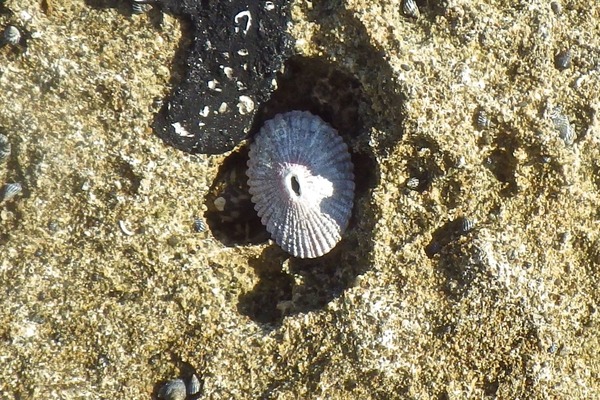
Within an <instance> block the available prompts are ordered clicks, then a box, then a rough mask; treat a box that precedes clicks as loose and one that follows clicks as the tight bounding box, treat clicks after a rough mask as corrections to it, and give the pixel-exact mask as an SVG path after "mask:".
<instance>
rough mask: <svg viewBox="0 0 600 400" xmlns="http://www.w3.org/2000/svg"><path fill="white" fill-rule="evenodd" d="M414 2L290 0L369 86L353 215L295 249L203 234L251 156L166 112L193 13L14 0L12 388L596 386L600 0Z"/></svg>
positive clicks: (3, 245) (8, 369) (10, 19)
mask: <svg viewBox="0 0 600 400" xmlns="http://www.w3.org/2000/svg"><path fill="white" fill-rule="evenodd" d="M401 3H402V2H401V0H385V1H384V0H373V1H372V0H369V1H366V0H347V1H339V0H329V1H327V0H325V1H315V2H309V1H306V0H298V1H295V2H293V3H292V6H291V18H292V24H291V25H290V26H289V28H288V29H289V33H290V34H291V36H292V37H293V40H294V46H295V52H297V53H298V54H299V55H300V57H303V58H302V59H301V60H300V61H299V63H300V64H302V62H307V63H308V61H306V60H310V63H312V62H317V61H318V62H323V63H326V64H327V65H329V66H332V68H333V70H335V71H339V74H340V75H339V76H342V75H344V74H345V75H344V76H346V75H349V76H352V77H353V79H355V80H356V82H357V85H358V86H357V87H360V91H361V93H362V94H363V95H364V99H365V100H364V101H363V100H361V101H360V102H359V103H358V105H357V108H356V110H357V112H358V114H359V116H360V119H361V121H362V122H363V125H362V126H361V129H360V131H359V132H357V133H356V134H355V135H354V134H353V135H349V136H348V135H347V136H345V137H344V138H345V140H346V141H347V143H348V145H349V147H350V149H351V151H352V154H353V161H354V162H355V173H356V176H357V181H356V182H357V188H356V199H355V209H354V214H353V218H352V219H351V221H350V225H349V227H348V230H347V232H346V234H345V237H344V239H343V240H342V242H341V243H340V244H339V245H338V246H337V247H336V248H335V249H334V250H333V251H332V252H331V253H329V254H328V255H326V256H325V257H322V258H318V259H314V260H297V259H294V258H289V256H288V255H286V253H284V252H283V251H282V250H281V249H279V248H278V247H277V246H276V245H275V244H274V243H272V242H269V241H266V242H265V241H263V242H261V243H255V244H249V245H229V244H226V243H225V242H223V241H221V240H217V239H216V238H215V236H214V235H213V234H212V230H213V227H210V226H209V228H210V229H207V230H205V231H203V232H198V230H199V229H196V230H195V229H194V224H195V221H197V218H202V217H203V215H204V213H205V211H206V209H207V208H210V207H211V206H212V205H211V204H208V203H207V200H206V199H207V198H209V194H210V193H209V192H210V190H211V187H213V186H214V185H213V183H214V182H215V179H216V177H217V174H218V173H219V169H220V168H221V167H222V165H223V164H224V162H225V161H226V160H227V159H228V158H229V157H231V155H230V154H224V155H217V156H208V155H190V154H187V153H184V152H181V151H178V150H176V149H174V148H172V147H169V146H167V145H165V144H164V143H163V141H162V140H161V139H160V138H159V137H158V136H157V135H156V133H155V132H154V131H153V129H152V123H153V120H154V118H155V115H156V113H157V112H158V111H159V110H160V104H161V101H162V100H163V99H165V97H166V96H168V94H169V93H171V91H172V90H173V88H174V87H176V86H177V84H178V82H181V80H182V79H183V73H184V69H183V68H182V65H183V63H184V62H185V52H184V50H183V49H184V48H185V46H189V39H187V38H186V36H185V34H186V32H189V27H187V26H186V24H187V23H188V22H187V21H185V20H183V19H181V20H180V19H177V18H176V17H173V16H170V15H168V14H167V15H163V14H162V13H161V12H160V11H159V10H158V9H156V8H153V9H151V10H149V11H148V12H146V13H144V14H136V15H133V14H132V12H131V7H130V4H129V3H128V2H117V1H108V0H107V1H101V0H87V1H79V0H77V1H76V0H42V1H38V0H35V1H34V0H6V1H3V2H2V4H1V5H0V31H3V30H4V28H5V27H6V26H8V25H13V26H15V27H16V28H18V29H19V31H20V33H21V38H20V41H19V42H18V43H17V44H14V45H13V44H7V43H4V44H3V45H2V47H1V48H0V93H1V94H2V95H1V96H0V101H1V106H0V133H1V134H3V135H5V136H6V137H7V138H8V140H9V142H10V149H11V150H10V155H9V156H8V158H7V159H6V160H3V161H2V162H0V185H4V184H6V183H15V182H16V183H21V184H22V188H23V190H22V192H20V193H19V194H18V195H16V196H15V197H13V198H11V199H9V200H6V201H3V202H2V203H1V204H0V289H1V293H2V295H1V296H0V398H2V399H4V398H7V399H13V398H15V399H41V398H43V399H82V398H85V399H106V398H122V399H125V398H127V399H151V398H156V396H157V393H158V391H159V389H160V387H161V385H162V384H163V383H164V382H166V381H168V380H171V379H176V378H182V379H184V380H185V381H186V382H187V381H188V380H189V378H190V376H191V375H192V373H196V374H197V375H198V378H199V381H200V389H201V391H200V394H199V396H200V398H207V399H222V398H227V399H228V398H232V399H233V398H235V399H243V398H265V399H298V398H303V399H317V398H327V399H348V398H360V399H432V398H433V399H482V398H497V399H515V398H521V399H547V398H569V399H592V398H594V397H595V396H596V397H597V395H598V393H600V383H599V382H600V363H599V361H598V354H599V353H600V335H599V334H598V331H599V328H600V315H599V304H598V303H599V297H600V295H599V294H598V293H599V292H598V286H599V284H600V279H599V274H600V234H599V232H598V221H599V220H600V209H599V207H600V176H599V173H600V161H599V160H600V147H599V143H600V121H599V114H598V112H599V111H600V99H599V93H600V71H599V69H598V66H599V65H600V39H599V38H600V27H599V25H598V21H599V20H600V5H599V4H598V3H597V2H590V1H584V0H571V1H567V0H562V1H560V2H559V1H552V2H549V1H545V0H531V1H513V2H506V1H503V0H491V1H487V2H480V1H475V0H448V1H441V0H440V1H436V0H433V1H431V0H430V1H417V2H416V3H417V6H418V7H419V16H418V18H413V17H407V16H405V15H404V14H403V13H402V11H401V10H402V4H401ZM484 3H485V4H484ZM567 51H568V52H569V53H570V57H571V60H570V62H569V63H566V62H564V60H563V58H564V56H563V55H564V54H566V52H567ZM303 60H305V61H303ZM311 65H312V64H311ZM331 76H332V77H333V78H335V77H336V74H333V75H331ZM281 78H282V79H285V78H286V76H285V74H284V75H282V77H281ZM328 95H329V97H331V96H330V94H328V93H321V97H319V96H317V97H319V98H320V99H323V98H327V96H328ZM307 108H310V107H307ZM325 108H326V107H325ZM482 111H483V112H485V115H487V116H488V120H487V122H489V123H485V124H481V123H478V121H477V119H478V116H479V115H480V113H481V112H482ZM557 115H559V116H557ZM332 120H334V119H332V118H330V122H331V121H332ZM556 121H560V124H557V122H556ZM565 121H567V122H565ZM566 123H568V126H569V128H568V129H567V128H565V124H566ZM334 125H335V124H334ZM342 125H343V124H337V128H339V127H340V126H342ZM569 129H570V130H569ZM338 130H340V133H341V134H342V135H344V130H342V129H338ZM241 147H243V143H242V144H241V145H240V146H239V147H238V148H236V149H235V150H234V151H233V153H232V154H235V153H236V152H239V151H242V150H241ZM361 174H362V177H361ZM238 176H239V174H238ZM213 203H214V202H213ZM196 223H197V222H196Z"/></svg>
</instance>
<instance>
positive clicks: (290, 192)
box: [247, 111, 354, 258]
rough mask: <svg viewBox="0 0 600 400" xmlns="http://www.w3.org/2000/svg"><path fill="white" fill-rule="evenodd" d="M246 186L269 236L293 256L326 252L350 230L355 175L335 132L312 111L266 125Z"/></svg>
mask: <svg viewBox="0 0 600 400" xmlns="http://www.w3.org/2000/svg"><path fill="white" fill-rule="evenodd" d="M247 175H248V186H249V187H250V189H249V191H250V194H251V195H252V202H253V203H254V208H255V209H256V211H257V212H258V216H259V217H260V218H261V221H262V223H263V225H265V226H266V228H267V231H269V233H270V234H271V237H272V238H273V239H274V240H275V242H277V244H278V245H279V246H281V248H283V249H284V250H285V251H287V252H288V253H290V254H292V255H293V256H295V257H300V258H314V257H319V256H322V255H323V254H326V253H328V252H329V251H330V250H331V249H332V248H333V247H334V246H335V245H336V244H337V243H338V242H339V241H340V239H341V236H342V233H343V232H344V231H345V229H346V227H347V226H348V221H349V220H350V215H351V213H352V205H353V202H354V173H353V166H352V161H351V160H350V153H349V152H348V147H347V146H346V144H345V143H344V141H343V140H342V138H341V137H340V136H339V135H338V133H337V131H336V130H335V129H334V128H332V127H331V126H330V125H328V124H327V123H326V122H324V121H323V120H322V119H321V118H319V117H317V116H315V115H312V114H311V113H308V112H302V111H291V112H288V113H284V114H278V115H276V116H275V117H274V118H273V119H271V120H269V121H267V122H266V123H265V125H264V126H263V127H262V129H261V130H260V131H259V132H258V134H257V135H256V137H255V140H254V142H253V143H252V144H251V145H250V153H249V160H248V171H247Z"/></svg>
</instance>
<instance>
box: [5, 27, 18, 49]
mask: <svg viewBox="0 0 600 400" xmlns="http://www.w3.org/2000/svg"><path fill="white" fill-rule="evenodd" d="M4 41H5V42H6V43H8V44H12V45H16V44H19V42H20V41H21V32H19V29H18V28H17V27H16V26H13V25H9V26H7V27H6V29H4Z"/></svg>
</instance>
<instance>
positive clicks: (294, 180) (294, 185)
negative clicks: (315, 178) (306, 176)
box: [290, 176, 300, 196]
mask: <svg viewBox="0 0 600 400" xmlns="http://www.w3.org/2000/svg"><path fill="white" fill-rule="evenodd" d="M290 179H291V181H292V182H291V183H292V190H293V191H294V193H296V196H300V182H298V179H297V178H296V177H295V176H292V177H291V178H290Z"/></svg>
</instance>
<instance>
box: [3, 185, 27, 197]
mask: <svg viewBox="0 0 600 400" xmlns="http://www.w3.org/2000/svg"><path fill="white" fill-rule="evenodd" d="M22 191H23V185H21V184H20V183H19V182H15V183H7V184H6V185H4V187H3V188H2V196H1V198H2V201H8V200H11V199H12V198H14V197H15V196H17V195H18V194H19V193H21V192H22Z"/></svg>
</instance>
